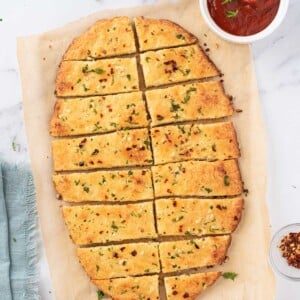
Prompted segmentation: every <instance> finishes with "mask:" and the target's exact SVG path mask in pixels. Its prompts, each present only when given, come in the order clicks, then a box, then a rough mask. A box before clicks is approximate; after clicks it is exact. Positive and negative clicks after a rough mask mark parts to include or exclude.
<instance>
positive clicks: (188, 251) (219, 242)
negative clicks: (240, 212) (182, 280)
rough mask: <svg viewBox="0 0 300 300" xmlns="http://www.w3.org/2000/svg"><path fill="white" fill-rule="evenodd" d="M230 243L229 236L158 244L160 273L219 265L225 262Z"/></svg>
mask: <svg viewBox="0 0 300 300" xmlns="http://www.w3.org/2000/svg"><path fill="white" fill-rule="evenodd" d="M230 242H231V236H230V235H224V236H212V237H203V238H200V239H192V240H186V241H172V242H162V243H160V244H159V256H160V261H161V266H162V272H163V273H169V272H177V271H182V270H186V269H191V268H201V267H207V266H214V265H218V264H221V263H223V262H224V260H225V257H226V253H227V249H228V247H229V245H230Z"/></svg>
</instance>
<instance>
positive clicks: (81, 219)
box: [62, 202, 157, 245]
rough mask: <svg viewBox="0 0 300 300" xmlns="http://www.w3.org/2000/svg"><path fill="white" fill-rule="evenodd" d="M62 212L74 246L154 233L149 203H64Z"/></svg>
mask: <svg viewBox="0 0 300 300" xmlns="http://www.w3.org/2000/svg"><path fill="white" fill-rule="evenodd" d="M62 212H63V217H64V220H65V224H66V226H67V228H68V231H69V235H70V237H71V238H72V240H73V242H74V243H75V244H77V245H90V244H96V243H107V242H112V241H124V240H130V239H141V238H154V237H156V236H157V234H156V232H155V226H154V214H153V205H152V203H151V202H147V203H139V204H127V205H82V206H64V207H63V209H62Z"/></svg>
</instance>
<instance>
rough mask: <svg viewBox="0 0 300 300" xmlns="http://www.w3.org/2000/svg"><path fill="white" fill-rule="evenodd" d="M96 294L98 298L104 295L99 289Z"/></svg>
mask: <svg viewBox="0 0 300 300" xmlns="http://www.w3.org/2000/svg"><path fill="white" fill-rule="evenodd" d="M97 295H98V300H102V299H103V297H104V293H103V292H102V291H100V290H98V292H97Z"/></svg>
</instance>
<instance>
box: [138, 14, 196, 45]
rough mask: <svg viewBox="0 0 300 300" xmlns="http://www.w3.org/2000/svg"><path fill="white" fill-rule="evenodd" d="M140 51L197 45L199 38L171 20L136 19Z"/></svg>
mask: <svg viewBox="0 0 300 300" xmlns="http://www.w3.org/2000/svg"><path fill="white" fill-rule="evenodd" d="M134 24H135V28H136V32H137V38H138V43H139V49H140V51H146V50H153V49H161V48H168V47H173V46H180V45H188V44H192V43H195V42H196V41H197V38H196V37H195V36H193V35H192V34H190V33H189V32H188V31H186V30H185V29H183V28H182V27H181V26H179V25H178V24H176V23H174V22H171V21H169V20H162V19H158V20H157V19H148V18H144V17H137V18H134Z"/></svg>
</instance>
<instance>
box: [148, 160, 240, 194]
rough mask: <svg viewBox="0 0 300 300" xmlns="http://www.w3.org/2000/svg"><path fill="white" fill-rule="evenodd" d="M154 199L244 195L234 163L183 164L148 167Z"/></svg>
mask: <svg viewBox="0 0 300 300" xmlns="http://www.w3.org/2000/svg"><path fill="white" fill-rule="evenodd" d="M151 170H152V174H153V175H152V176H153V184H154V193H155V197H172V196H202V197H208V196H209V197H212V196H235V195H240V194H242V192H243V185H242V181H241V176H240V171H239V167H238V164H237V161H236V160H225V161H215V162H206V161H196V160H193V161H185V162H178V163H170V164H165V165H159V166H153V167H152V168H151Z"/></svg>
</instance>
